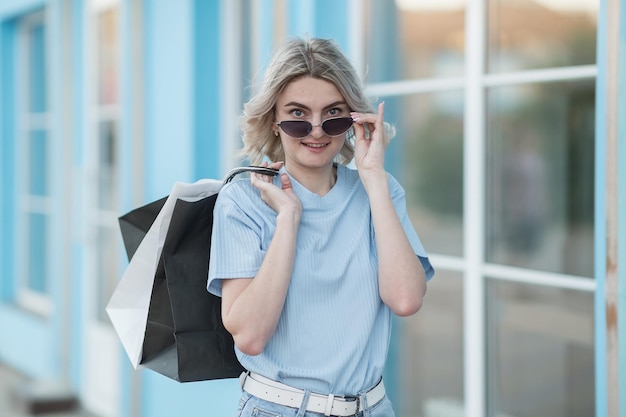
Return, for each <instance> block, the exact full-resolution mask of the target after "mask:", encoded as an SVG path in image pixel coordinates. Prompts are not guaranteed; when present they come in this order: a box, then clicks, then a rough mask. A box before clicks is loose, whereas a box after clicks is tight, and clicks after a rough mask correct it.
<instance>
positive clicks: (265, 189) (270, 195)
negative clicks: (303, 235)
mask: <svg viewBox="0 0 626 417" xmlns="http://www.w3.org/2000/svg"><path fill="white" fill-rule="evenodd" d="M262 166H265V167H269V168H273V169H280V168H281V167H282V166H283V162H273V163H271V164H269V165H268V163H267V162H264V163H263V164H262ZM250 179H251V182H252V185H253V186H254V187H255V188H257V189H258V190H259V191H260V192H261V198H262V199H263V201H264V202H265V203H266V204H267V205H268V206H270V207H271V208H272V209H273V210H274V211H275V212H276V213H278V214H281V213H291V214H292V215H294V216H295V217H296V219H297V220H298V221H299V220H300V215H301V214H302V202H301V201H300V199H299V198H298V196H297V195H296V194H295V193H294V192H293V185H292V184H291V180H290V179H289V176H288V175H287V174H284V173H283V174H280V183H281V186H280V187H277V186H276V185H274V182H273V177H271V176H269V175H262V174H256V173H252V174H250Z"/></svg>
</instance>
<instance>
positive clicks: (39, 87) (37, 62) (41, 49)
mask: <svg viewBox="0 0 626 417" xmlns="http://www.w3.org/2000/svg"><path fill="white" fill-rule="evenodd" d="M28 48H29V51H28V53H29V58H30V60H29V68H28V70H29V75H30V79H29V85H28V92H29V95H30V97H29V106H28V109H29V111H30V112H31V113H41V112H44V111H46V76H45V74H46V53H45V52H46V31H45V26H44V24H43V22H38V23H36V24H34V25H32V26H31V27H30V28H29V33H28Z"/></svg>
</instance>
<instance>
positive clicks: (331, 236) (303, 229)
mask: <svg viewBox="0 0 626 417" xmlns="http://www.w3.org/2000/svg"><path fill="white" fill-rule="evenodd" d="M282 172H285V170H284V169H283V170H282ZM388 177H389V185H390V190H391V196H392V198H393V202H394V205H395V208H396V211H397V213H398V215H399V217H400V220H401V221H402V224H403V226H404V230H405V232H406V234H407V236H408V238H409V241H410V242H411V245H412V247H413V250H414V251H415V253H416V254H417V255H418V256H419V259H420V261H421V263H422V265H423V267H424V270H425V271H426V277H427V279H430V278H431V277H432V276H433V274H434V270H433V268H432V266H431V264H430V262H429V261H428V258H427V255H426V251H425V250H424V248H423V246H422V244H421V242H420V240H419V238H418V236H417V234H416V233H415V230H414V228H413V226H412V224H411V222H410V220H409V218H408V216H407V213H406V205H405V197H404V190H403V189H402V187H401V186H400V184H399V183H398V182H397V181H396V179H395V178H393V177H392V176H391V175H389V176H388ZM291 181H292V183H293V188H294V192H295V193H296V195H297V196H298V197H299V198H300V200H301V201H302V204H303V212H302V217H301V221H300V228H299V230H298V238H297V246H296V258H295V263H294V271H293V275H292V278H291V283H290V286H289V290H288V292H287V298H286V301H285V306H284V309H283V312H282V315H281V317H280V320H279V322H278V327H277V329H276V332H275V333H274V335H273V336H272V338H271V339H270V340H269V342H268V343H267V345H266V346H265V349H264V351H263V352H262V353H261V354H259V355H257V356H250V355H246V354H244V353H242V352H241V351H240V350H238V349H237V348H236V347H235V350H236V353H237V357H238V358H239V361H240V362H241V364H242V365H243V366H244V367H245V368H246V369H248V370H249V371H252V372H256V373H258V374H261V375H263V376H265V377H267V378H271V379H274V380H277V381H280V382H283V383H285V384H289V385H291V386H295V387H298V388H301V389H309V390H311V391H313V392H318V393H323V394H328V393H333V394H335V395H354V394H357V393H359V392H361V391H363V390H364V389H368V388H370V387H372V386H374V385H375V384H376V383H377V381H378V379H379V378H380V376H381V375H382V372H383V368H384V365H385V360H386V357H387V352H388V346H389V337H390V333H391V311H390V310H389V308H388V307H387V306H386V305H385V304H384V303H383V302H382V300H381V298H380V295H379V291H378V273H377V269H378V260H377V251H376V242H375V240H374V228H373V224H372V218H371V211H370V206H369V200H368V196H367V193H366V192H365V189H364V188H363V185H362V183H361V181H360V179H359V175H358V173H357V171H355V170H352V169H349V168H347V167H345V166H343V165H338V166H337V181H336V184H335V186H334V187H333V188H332V189H331V190H330V192H329V193H328V194H326V195H325V196H323V197H320V196H319V195H317V194H315V193H312V192H310V191H308V190H307V189H306V188H305V187H303V186H302V185H301V184H300V183H298V182H297V181H296V180H295V179H294V178H293V177H291ZM275 183H276V184H277V185H279V179H278V178H276V179H275ZM275 227H276V212H274V210H272V209H271V208H270V207H269V206H268V205H267V204H265V203H264V202H263V200H262V199H261V196H260V193H259V191H258V190H257V189H255V188H254V187H253V186H252V185H251V183H250V180H248V179H240V180H236V181H234V182H232V183H230V184H228V185H226V186H225V187H224V188H223V189H222V190H221V191H220V194H219V195H218V198H217V202H216V204H215V210H214V223H213V235H212V244H211V261H210V266H209V280H208V285H207V286H208V289H209V291H210V292H211V293H213V294H216V295H221V280H222V279H233V278H251V277H254V276H256V274H257V271H258V270H259V268H260V266H261V262H262V261H263V257H264V255H265V252H266V251H267V249H268V247H269V245H270V242H271V240H272V236H273V235H274V230H275Z"/></svg>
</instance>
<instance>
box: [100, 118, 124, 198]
mask: <svg viewBox="0 0 626 417" xmlns="http://www.w3.org/2000/svg"><path fill="white" fill-rule="evenodd" d="M98 139H99V143H100V149H99V159H100V161H99V162H100V163H99V167H98V168H99V169H98V180H99V186H98V190H99V194H98V197H99V198H98V207H99V208H101V209H109V210H111V209H115V208H116V207H117V191H118V180H117V172H118V170H119V167H118V162H117V146H118V144H117V123H115V121H105V122H101V123H100V130H99V137H98Z"/></svg>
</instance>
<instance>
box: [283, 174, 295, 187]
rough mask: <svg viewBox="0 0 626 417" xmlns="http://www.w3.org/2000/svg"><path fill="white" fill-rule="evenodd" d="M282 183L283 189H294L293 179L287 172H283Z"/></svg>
mask: <svg viewBox="0 0 626 417" xmlns="http://www.w3.org/2000/svg"><path fill="white" fill-rule="evenodd" d="M280 185H281V188H282V189H283V190H290V189H293V184H292V183H291V179H290V178H289V175H287V174H282V175H281V176H280Z"/></svg>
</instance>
